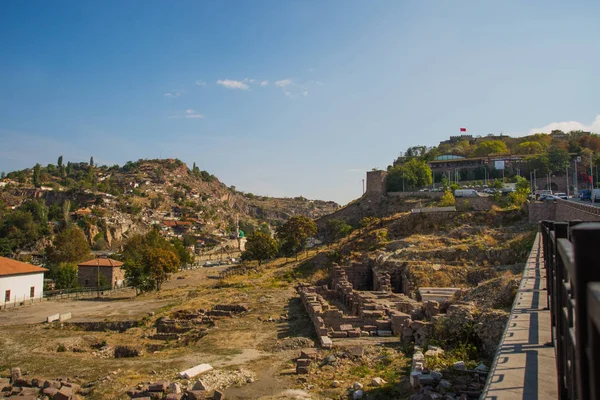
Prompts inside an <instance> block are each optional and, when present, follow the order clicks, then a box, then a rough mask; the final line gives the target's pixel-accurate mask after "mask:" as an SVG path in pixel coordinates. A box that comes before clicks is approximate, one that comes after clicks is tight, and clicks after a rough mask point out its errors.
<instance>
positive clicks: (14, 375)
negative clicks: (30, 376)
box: [10, 367, 21, 383]
mask: <svg viewBox="0 0 600 400" xmlns="http://www.w3.org/2000/svg"><path fill="white" fill-rule="evenodd" d="M20 377H21V368H19V367H14V368H11V370H10V380H11V382H13V383H14V382H16V381H17V379H19V378H20Z"/></svg>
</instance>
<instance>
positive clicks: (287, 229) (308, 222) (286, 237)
mask: <svg viewBox="0 0 600 400" xmlns="http://www.w3.org/2000/svg"><path fill="white" fill-rule="evenodd" d="M316 233H317V224H315V222H314V221H313V220H312V219H310V218H308V217H306V216H304V215H297V216H294V217H292V218H290V219H289V220H287V221H286V223H285V224H283V225H281V226H279V227H278V228H277V230H276V233H275V238H276V239H277V240H278V241H279V243H280V245H279V248H280V250H281V251H282V253H283V255H285V256H291V255H296V259H298V252H299V251H300V250H302V249H303V248H304V247H305V245H306V240H307V239H308V238H309V237H311V236H314V235H315V234H316Z"/></svg>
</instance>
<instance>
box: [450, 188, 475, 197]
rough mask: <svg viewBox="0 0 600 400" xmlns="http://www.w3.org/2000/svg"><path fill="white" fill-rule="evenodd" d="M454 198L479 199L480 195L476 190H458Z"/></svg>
mask: <svg viewBox="0 0 600 400" xmlns="http://www.w3.org/2000/svg"><path fill="white" fill-rule="evenodd" d="M454 197H479V193H477V191H476V190H475V189H456V190H455V191H454Z"/></svg>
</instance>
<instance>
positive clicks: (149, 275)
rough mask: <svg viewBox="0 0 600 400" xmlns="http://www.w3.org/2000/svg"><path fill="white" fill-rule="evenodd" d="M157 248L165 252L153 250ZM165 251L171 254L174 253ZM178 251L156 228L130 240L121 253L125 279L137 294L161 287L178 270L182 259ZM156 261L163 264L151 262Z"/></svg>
mask: <svg viewBox="0 0 600 400" xmlns="http://www.w3.org/2000/svg"><path fill="white" fill-rule="evenodd" d="M182 247H183V245H182ZM155 250H163V251H162V252H159V253H153V251H155ZM165 252H169V253H171V254H172V256H170V255H167V253H165ZM177 252H178V250H177V248H176V247H175V245H174V244H173V243H170V242H169V241H167V240H166V239H165V238H163V237H162V236H160V233H159V230H158V229H157V228H155V229H152V230H151V231H150V232H148V233H147V234H145V235H134V236H132V237H131V238H129V240H127V242H126V243H125V245H124V246H123V251H122V252H121V259H122V260H123V261H124V265H123V269H124V270H125V278H126V279H127V282H128V284H129V285H130V286H133V287H134V288H136V294H137V293H141V292H146V291H150V290H152V289H156V290H159V289H160V286H161V284H162V283H163V282H164V281H165V280H166V279H167V278H168V274H169V273H171V272H176V271H177V269H178V268H179V265H180V262H181V260H180V258H179V256H178V254H177ZM157 260H158V261H160V263H159V264H158V265H154V264H153V263H152V262H153V261H157ZM174 260H176V263H175V265H173V263H174Z"/></svg>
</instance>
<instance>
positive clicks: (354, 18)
mask: <svg viewBox="0 0 600 400" xmlns="http://www.w3.org/2000/svg"><path fill="white" fill-rule="evenodd" d="M598 15H600V2H597V1H580V2H568V3H567V2H564V1H527V2H523V1H401V0H394V1H374V2H365V1H336V0H330V1H272V0H269V1H259V0H255V1H218V2H216V1H211V2H209V1H173V2H164V1H126V2H122V1H101V2H100V1H84V2H81V1H56V2H34V3H32V2H16V1H14V2H9V1H4V2H0V39H1V40H0V170H3V171H11V170H14V169H20V168H26V167H31V166H32V165H33V164H35V163H36V162H40V163H41V164H43V165H45V164H48V163H56V159H57V157H58V156H59V155H61V154H62V155H63V156H64V158H65V160H69V161H87V160H89V157H90V156H94V159H95V160H96V162H97V163H101V164H107V165H112V164H123V163H125V162H126V161H128V160H137V159H139V158H158V157H162V158H167V157H177V158H180V159H182V160H183V161H185V162H186V163H188V165H191V164H192V163H193V162H194V161H195V162H196V163H197V165H198V166H199V167H200V168H201V169H205V170H207V171H209V172H211V173H213V174H215V175H216V176H218V177H219V178H220V179H221V180H222V181H223V182H225V183H226V184H228V185H234V186H236V187H237V188H238V190H243V191H247V192H253V193H256V194H263V195H270V196H299V195H303V196H305V197H308V198H320V199H325V200H335V201H337V202H340V203H346V202H348V201H350V200H352V199H354V198H356V197H359V196H360V195H361V193H362V183H361V179H362V178H363V177H364V174H365V171H366V170H370V169H371V168H373V167H379V168H385V167H386V166H387V165H388V164H391V162H392V160H393V159H394V158H396V157H397V156H398V154H399V153H400V152H401V151H403V150H405V149H406V148H407V147H409V146H413V145H418V144H425V145H429V146H431V145H436V144H437V143H438V142H439V141H440V140H444V139H445V138H447V137H448V136H449V135H453V134H456V133H458V131H459V128H460V127H466V128H467V130H468V133H471V134H474V135H479V134H481V135H485V134H488V133H500V132H503V133H506V134H511V135H524V134H528V133H530V132H532V131H549V129H552V128H554V127H559V128H562V129H566V130H569V129H577V128H583V129H591V130H594V131H596V132H600V117H599V114H600V75H598V71H600V39H599V38H600V24H598V23H597V17H598Z"/></svg>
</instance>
